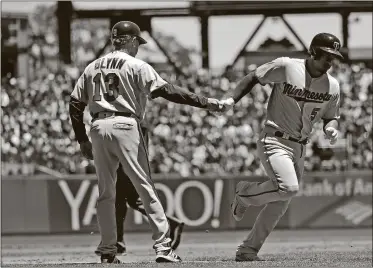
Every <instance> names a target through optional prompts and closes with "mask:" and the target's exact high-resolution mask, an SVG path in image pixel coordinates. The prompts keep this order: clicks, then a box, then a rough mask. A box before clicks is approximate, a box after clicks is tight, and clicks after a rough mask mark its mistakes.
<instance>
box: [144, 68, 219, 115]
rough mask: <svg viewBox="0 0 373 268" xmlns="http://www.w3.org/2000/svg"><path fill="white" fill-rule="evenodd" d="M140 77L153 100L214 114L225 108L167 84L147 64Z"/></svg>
mask: <svg viewBox="0 0 373 268" xmlns="http://www.w3.org/2000/svg"><path fill="white" fill-rule="evenodd" d="M139 75H140V86H141V87H142V90H144V92H145V93H146V94H147V95H149V96H150V97H151V98H152V99H155V98H158V97H162V98H164V99H166V100H168V101H171V102H175V103H179V104H186V105H189V106H194V107H198V108H204V109H208V110H210V111H212V112H215V111H221V109H222V108H223V105H222V103H221V102H220V101H219V100H217V99H215V98H208V97H205V96H201V95H197V94H194V93H192V92H190V91H189V90H187V89H184V88H181V87H179V86H176V85H172V84H170V83H168V82H166V81H165V80H163V79H162V78H161V77H160V76H159V75H158V73H157V72H156V71H155V70H154V69H153V67H151V66H150V65H149V64H147V63H145V64H143V65H142V66H141V69H140V72H139Z"/></svg>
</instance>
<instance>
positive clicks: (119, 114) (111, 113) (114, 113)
mask: <svg viewBox="0 0 373 268" xmlns="http://www.w3.org/2000/svg"><path fill="white" fill-rule="evenodd" d="M100 113H101V114H103V113H105V114H107V116H104V117H103V118H105V117H110V116H124V117H132V114H131V113H125V112H109V111H105V112H98V113H95V114H94V115H93V116H92V119H97V118H99V114H100Z"/></svg>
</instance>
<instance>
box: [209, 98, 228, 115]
mask: <svg viewBox="0 0 373 268" xmlns="http://www.w3.org/2000/svg"><path fill="white" fill-rule="evenodd" d="M234 104H235V103H234V100H233V98H229V99H224V100H217V99H214V98H208V103H207V109H208V110H209V111H211V112H215V113H217V114H218V115H221V114H222V113H225V112H227V111H229V110H230V109H232V107H233V106H234Z"/></svg>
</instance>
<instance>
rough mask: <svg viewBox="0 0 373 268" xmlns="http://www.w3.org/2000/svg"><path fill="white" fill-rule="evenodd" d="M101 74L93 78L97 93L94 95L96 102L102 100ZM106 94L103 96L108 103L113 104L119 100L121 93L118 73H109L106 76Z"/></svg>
mask: <svg viewBox="0 0 373 268" xmlns="http://www.w3.org/2000/svg"><path fill="white" fill-rule="evenodd" d="M101 75H102V74H101V73H98V74H96V75H95V77H94V78H93V83H94V85H95V88H94V90H95V92H94V95H93V100H94V101H100V100H101ZM104 82H105V84H104V85H105V86H104V92H103V96H104V99H105V100H106V101H107V102H113V101H115V100H116V99H117V98H118V91H119V77H118V75H117V74H116V73H108V74H107V75H104Z"/></svg>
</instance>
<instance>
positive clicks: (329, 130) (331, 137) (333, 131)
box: [325, 127, 338, 145]
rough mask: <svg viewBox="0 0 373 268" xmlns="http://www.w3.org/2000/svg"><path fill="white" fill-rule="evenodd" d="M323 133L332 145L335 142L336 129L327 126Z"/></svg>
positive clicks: (336, 136)
mask: <svg viewBox="0 0 373 268" xmlns="http://www.w3.org/2000/svg"><path fill="white" fill-rule="evenodd" d="M325 135H326V138H327V139H328V140H329V143H330V144H331V145H333V144H335V143H336V142H337V139H338V130H336V129H335V128H334V127H328V128H327V129H325Z"/></svg>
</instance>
